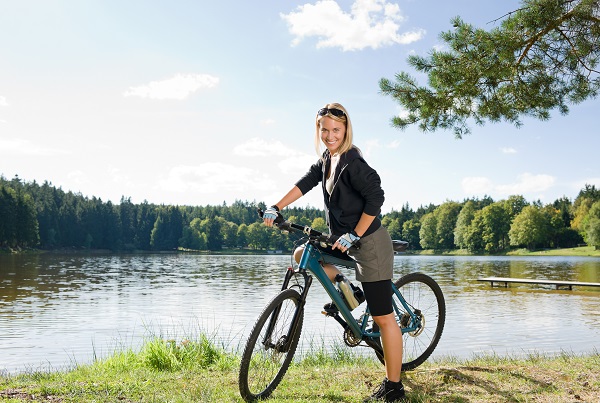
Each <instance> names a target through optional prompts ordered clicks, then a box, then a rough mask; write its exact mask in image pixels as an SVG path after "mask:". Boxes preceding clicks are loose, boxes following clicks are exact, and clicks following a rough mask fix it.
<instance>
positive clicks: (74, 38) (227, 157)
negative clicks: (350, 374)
mask: <svg viewBox="0 0 600 403" xmlns="http://www.w3.org/2000/svg"><path fill="white" fill-rule="evenodd" d="M518 5H519V2H518V1H514V0H501V1H500V0H496V1H492V0H486V1H482V0H454V1H451V2H448V1H440V0H437V1H432V0H399V1H385V0H338V1H333V0H320V1H313V0H311V1H307V0H303V1H280V0H265V1H232V0H220V1H204V0H189V1H162V0H155V1H146V0H128V1H121V0H118V1H117V0H89V1H79V0H46V1H42V0H19V1H11V0H0V175H2V176H4V177H5V178H6V179H11V178H13V177H14V176H15V175H18V176H19V177H20V178H21V179H22V180H24V181H28V182H31V181H34V180H35V181H37V182H39V183H43V182H44V181H48V182H50V183H52V184H53V185H54V186H56V187H60V188H62V189H63V190H64V191H72V192H74V193H81V194H82V195H84V196H87V197H98V198H100V199H102V200H103V201H108V200H110V201H112V202H113V203H119V201H120V200H121V198H122V197H125V198H130V199H131V201H132V202H133V203H141V202H143V201H144V200H146V201H148V202H150V203H155V204H171V205H194V206H204V205H221V204H223V203H225V204H227V205H231V204H232V203H234V202H235V201H237V200H240V201H245V202H265V203H267V205H270V204H273V203H275V202H277V201H279V199H280V198H281V196H283V195H284V194H285V193H286V192H287V191H288V190H289V189H291V187H292V186H293V185H294V184H295V182H296V181H297V180H298V179H299V178H300V177H302V175H304V173H305V172H306V171H307V170H308V168H309V166H310V165H311V164H313V163H315V162H316V161H317V158H318V156H317V153H316V151H315V147H314V141H313V139H314V132H315V116H316V111H317V110H318V109H319V108H321V107H322V106H323V105H324V104H326V103H328V102H340V103H341V104H343V105H344V106H345V107H346V109H347V110H348V112H349V115H350V117H351V120H352V124H353V128H354V138H355V141H354V143H355V145H356V146H358V147H359V148H360V149H361V150H362V151H363V154H364V156H365V159H366V161H367V162H368V163H369V165H371V166H372V167H373V168H375V169H376V170H377V171H378V173H379V174H380V176H381V180H382V187H383V189H384V191H385V195H386V200H385V204H384V206H383V209H382V211H383V212H384V213H387V212H389V211H391V210H399V209H401V208H402V206H404V205H406V204H408V206H409V207H410V208H413V209H416V208H418V207H419V206H421V205H428V204H430V203H433V204H441V203H444V202H446V201H463V200H464V199H466V198H471V197H476V198H481V197H483V196H485V195H487V196H491V197H492V198H493V199H494V200H502V199H505V198H507V197H509V196H510V195H517V194H518V195H522V196H524V197H525V199H527V200H528V201H536V200H540V201H541V202H543V203H552V202H553V201H554V200H556V199H558V198H561V197H563V196H566V197H568V198H569V199H571V200H574V199H575V197H576V196H577V194H578V192H579V191H580V190H581V189H582V188H583V187H584V185H585V184H593V185H595V186H596V187H600V162H599V161H598V160H599V158H598V154H599V151H598V150H600V138H599V137H598V136H597V135H594V134H593V133H594V132H595V131H597V128H596V129H594V127H595V126H597V123H596V119H595V117H596V116H595V115H597V114H598V111H600V100H598V99H595V100H588V101H586V102H584V103H582V104H579V105H574V106H571V111H570V113H569V114H568V115H566V116H563V115H559V114H558V113H556V114H554V115H553V117H552V119H551V120H549V121H545V122H542V121H537V120H533V119H527V118H526V119H523V122H524V125H523V126H522V127H521V128H516V127H514V126H513V125H510V124H507V123H496V124H492V123H487V124H485V125H484V126H475V125H471V129H472V133H471V134H470V135H467V136H465V137H464V138H463V139H455V138H454V135H453V133H452V132H451V131H443V130H442V131H436V132H429V133H423V132H420V131H419V130H418V128H417V127H411V128H408V129H406V130H404V131H401V130H399V129H396V128H394V127H392V126H391V124H390V122H391V119H392V118H393V116H396V115H398V114H401V113H403V111H402V108H401V107H400V105H399V104H398V103H396V102H395V101H394V100H393V99H392V98H390V97H387V96H384V95H382V94H381V93H380V91H379V86H378V83H379V80H380V79H381V78H384V77H385V78H390V79H393V78H394V76H395V74H397V73H399V72H401V71H405V72H408V73H409V74H410V75H412V76H413V77H415V78H416V79H417V80H418V81H419V83H420V84H426V77H425V76H423V75H421V74H419V73H417V72H416V71H414V70H413V69H412V68H411V67H410V66H409V65H408V63H407V58H408V56H409V55H411V54H417V55H422V56H426V55H427V54H428V53H429V52H430V51H431V50H432V49H436V48H437V49H439V48H442V49H443V48H444V43H443V42H442V41H441V40H440V37H439V34H440V32H443V31H448V30H450V29H451V28H452V25H451V19H452V18H453V17H455V16H460V17H461V18H463V20H465V21H466V22H469V23H471V24H473V25H475V26H477V27H482V28H485V29H492V28H494V27H496V26H497V25H498V22H497V19H498V18H500V17H502V16H504V15H506V13H508V12H509V11H512V10H514V9H516V8H518ZM295 205H296V206H298V207H305V206H314V207H318V208H322V205H323V202H322V194H321V191H320V189H318V188H316V189H313V191H311V192H309V193H308V194H307V195H305V196H304V197H303V198H301V199H300V200H298V201H297V202H296V204H295Z"/></svg>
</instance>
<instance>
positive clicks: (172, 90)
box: [123, 74, 219, 100]
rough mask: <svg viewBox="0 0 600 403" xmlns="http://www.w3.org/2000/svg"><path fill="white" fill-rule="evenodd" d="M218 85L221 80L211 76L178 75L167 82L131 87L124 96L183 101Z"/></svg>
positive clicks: (152, 82) (154, 82) (153, 82)
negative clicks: (197, 92)
mask: <svg viewBox="0 0 600 403" xmlns="http://www.w3.org/2000/svg"><path fill="white" fill-rule="evenodd" d="M218 84H219V78H218V77H215V76H211V75H209V74H177V75H175V76H173V77H171V78H168V79H166V80H162V81H151V82H150V83H148V84H146V85H142V86H139V87H129V89H128V90H127V91H125V92H124V93H123V96H125V97H140V98H150V99H177V100H182V99H185V98H187V97H188V96H189V95H191V94H193V93H194V92H196V91H198V90H200V89H204V88H214V87H216V86H217V85H218Z"/></svg>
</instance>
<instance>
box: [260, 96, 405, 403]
mask: <svg viewBox="0 0 600 403" xmlns="http://www.w3.org/2000/svg"><path fill="white" fill-rule="evenodd" d="M321 144H324V145H325V147H326V150H325V151H323V152H322V153H321ZM315 148H316V149H317V154H318V155H320V156H321V157H320V159H319V161H317V163H315V164H314V165H312V166H311V167H310V169H309V171H308V172H307V173H306V175H304V176H303V177H302V178H301V179H300V180H299V181H298V182H297V183H296V185H295V186H294V187H293V188H292V189H291V190H290V191H289V192H288V193H287V194H286V195H285V196H283V198H282V199H281V200H280V201H279V202H277V203H276V204H275V205H273V206H271V207H270V208H268V209H267V210H266V211H265V213H264V215H263V220H264V222H265V224H266V225H268V226H271V225H273V221H274V220H275V218H276V217H277V214H278V212H279V211H280V210H281V209H283V208H284V207H287V206H288V205H290V204H291V203H293V202H295V201H296V200H298V199H299V198H300V197H302V196H303V195H304V194H306V192H308V191H309V190H311V189H313V188H314V187H315V186H317V185H318V184H319V183H321V187H322V190H323V197H324V201H325V213H326V218H327V225H328V226H329V230H330V232H331V233H332V234H334V235H337V236H339V237H340V238H339V239H338V241H336V243H335V244H334V245H333V247H332V249H333V251H334V252H337V253H339V252H342V253H346V252H347V253H348V254H349V255H350V256H351V257H352V258H353V259H354V260H355V261H356V263H357V269H356V279H357V280H359V281H360V282H361V284H362V287H363V290H364V296H365V298H366V300H367V303H368V304H369V308H370V310H371V314H372V316H373V320H374V321H375V323H377V325H378V326H379V328H380V331H381V342H382V346H383V351H384V355H385V372H386V377H385V379H384V380H383V382H382V384H381V386H380V387H379V388H378V389H377V390H376V391H375V392H374V393H373V395H372V396H371V397H370V398H368V399H366V400H365V401H372V400H379V399H384V400H385V401H387V402H394V401H400V400H404V399H405V397H404V387H403V386H402V382H401V381H400V371H401V369H402V332H401V331H400V328H399V327H398V324H397V323H396V318H395V315H394V312H393V308H392V285H391V281H390V280H391V279H392V276H393V258H394V252H393V247H392V240H391V238H390V235H389V234H388V232H387V230H386V229H385V228H384V227H383V226H382V225H381V221H380V220H379V219H378V218H377V216H378V215H379V213H380V212H381V206H382V205H383V201H384V196H383V190H382V189H381V180H380V178H379V175H378V174H377V172H376V171H375V170H374V169H373V168H371V167H370V166H369V165H368V164H367V163H366V162H365V160H364V159H363V157H362V154H361V152H360V150H359V149H358V148H357V147H355V146H354V144H353V133H352V124H351V122H350V117H349V116H348V112H347V111H346V109H345V108H344V107H343V106H342V105H340V104H338V103H330V104H327V105H325V106H324V107H323V108H321V109H319V111H318V112H317V117H316V133H315ZM359 240H360V249H355V248H351V247H352V245H354V244H356V243H357V242H358V241H359ZM300 254H301V250H300V251H296V253H295V255H296V257H297V260H298V257H299V255H300ZM324 269H325V271H326V272H327V274H328V276H329V278H330V279H331V280H332V281H334V280H335V278H336V276H337V275H339V274H340V272H339V270H338V269H337V268H336V267H335V266H333V265H324ZM338 279H339V277H338ZM347 299H348V298H347ZM328 305H329V307H328V306H327V305H326V306H325V308H326V311H327V310H328V309H331V308H335V306H333V307H332V306H331V304H328ZM351 308H352V307H351Z"/></svg>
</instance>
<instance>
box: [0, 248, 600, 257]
mask: <svg viewBox="0 0 600 403" xmlns="http://www.w3.org/2000/svg"><path fill="white" fill-rule="evenodd" d="M38 253H39V254H42V253H49V254H69V255H70V254H82V255H99V254H106V255H119V254H126V255H127V254H169V253H192V254H194V253H195V254H201V255H267V256H285V255H288V254H290V253H291V251H285V250H284V251H279V250H277V251H273V250H265V249H240V248H235V249H222V250H219V251H208V250H189V249H178V250H173V251H147V250H121V251H111V250H108V249H51V250H42V249H19V250H13V249H7V248H1V249H0V254H38ZM402 255H424V256H565V257H567V256H581V257H586V256H587V257H600V249H598V250H597V249H595V248H594V247H593V246H578V247H576V248H562V249H540V250H535V251H529V250H527V249H515V250H511V251H507V252H505V253H496V254H489V255H488V254H473V253H470V252H469V251H467V250H466V249H452V250H443V251H435V250H432V249H426V250H407V251H406V252H401V253H398V254H397V256H402Z"/></svg>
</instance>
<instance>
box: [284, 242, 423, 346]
mask: <svg viewBox="0 0 600 403" xmlns="http://www.w3.org/2000/svg"><path fill="white" fill-rule="evenodd" d="M320 262H324V263H331V264H334V265H341V266H345V267H348V268H355V267H356V263H354V261H348V260H343V259H338V258H335V257H333V256H330V255H327V254H323V253H321V251H320V250H319V249H318V248H316V247H315V246H313V245H312V244H311V243H310V242H307V243H306V245H305V247H304V252H303V253H302V257H301V258H300V263H299V264H298V271H299V272H300V273H301V274H302V275H303V276H304V279H305V289H304V290H303V292H302V293H301V294H302V300H303V303H304V301H305V298H306V294H307V292H308V288H309V287H310V284H311V282H312V281H311V277H310V276H308V275H307V274H306V271H307V270H308V271H310V272H311V273H312V274H313V275H314V276H315V277H316V278H317V280H319V282H320V283H321V285H322V286H323V288H324V289H325V291H326V292H327V294H328V295H329V296H330V297H331V299H332V301H333V302H334V303H335V305H336V306H337V308H338V310H339V312H340V314H341V315H342V317H343V319H342V318H340V317H339V316H338V315H333V317H334V319H336V320H337V321H338V322H339V323H340V324H341V325H342V326H343V327H344V329H348V328H349V329H350V330H351V331H352V333H353V334H354V336H355V337H356V338H357V339H377V338H379V337H380V336H381V334H380V332H378V331H376V330H374V329H373V328H372V327H369V328H367V326H368V323H369V320H368V319H369V316H371V314H370V312H369V307H368V306H367V308H366V310H365V313H364V314H363V315H362V320H360V319H359V320H360V323H359V320H357V319H355V318H354V316H353V315H352V313H351V312H350V310H349V309H348V307H347V305H346V303H345V302H344V300H343V299H342V296H341V294H340V292H339V291H338V290H337V288H336V287H335V285H334V284H333V283H332V282H331V280H330V279H329V277H328V276H327V273H325V270H324V269H323V267H322V266H321V263H320ZM288 273H290V271H288ZM292 273H293V271H292ZM290 277H291V274H290ZM390 281H391V280H390ZM391 282H392V289H393V291H394V294H395V295H396V297H397V298H398V300H399V301H400V303H401V304H402V307H403V308H404V310H405V312H407V313H408V314H409V315H410V321H408V323H407V326H405V327H403V326H400V328H401V330H402V334H404V333H407V332H414V331H416V330H418V329H419V328H420V326H421V318H420V315H419V313H418V311H417V313H415V312H413V309H411V307H410V306H409V305H408V303H407V302H406V300H405V299H404V297H403V296H402V294H401V293H400V292H399V291H398V289H397V288H396V286H395V285H394V283H393V281H391ZM288 284H289V279H288V278H287V276H286V280H285V281H284V289H285V288H287V286H288ZM392 304H393V308H394V312H395V314H396V316H397V317H399V318H402V317H404V315H405V314H403V313H402V312H401V311H400V308H399V307H398V306H397V304H396V301H394V300H392Z"/></svg>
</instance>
